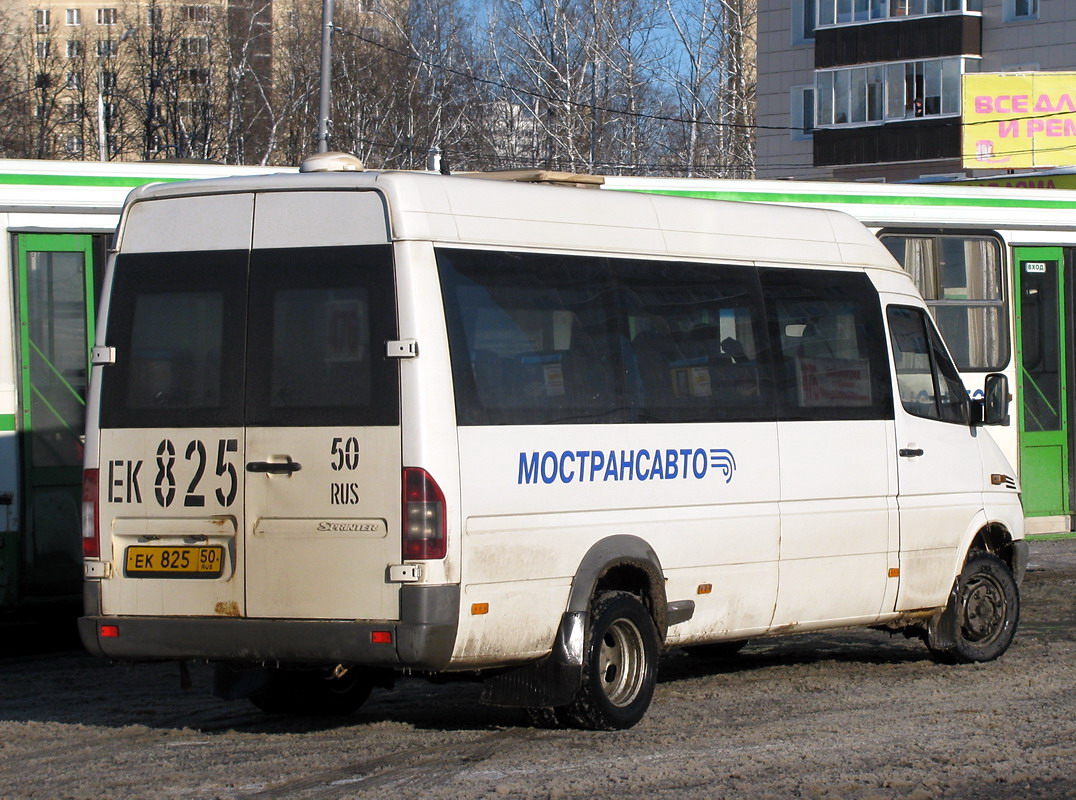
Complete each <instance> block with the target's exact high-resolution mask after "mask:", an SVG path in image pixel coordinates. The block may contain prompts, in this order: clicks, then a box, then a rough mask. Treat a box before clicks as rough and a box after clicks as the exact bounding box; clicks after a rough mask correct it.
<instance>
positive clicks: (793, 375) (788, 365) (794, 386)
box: [761, 269, 893, 420]
mask: <svg viewBox="0 0 1076 800" xmlns="http://www.w3.org/2000/svg"><path fill="white" fill-rule="evenodd" d="M761 277H762V292H763V297H764V298H765V300H766V304H767V307H768V311H769V317H770V320H771V325H773V326H775V328H776V330H775V331H774V334H773V338H774V341H775V343H776V347H777V349H778V352H777V353H776V355H775V360H776V362H777V363H776V370H777V375H778V386H780V387H782V391H780V392H779V393H778V394H779V401H780V408H779V415H780V418H781V419H789V420H812V419H888V418H890V417H891V416H892V413H893V411H892V406H893V404H892V397H891V394H890V390H889V386H888V384H889V367H888V364H887V359H886V354H885V335H884V333H883V331H882V323H881V312H880V310H878V300H877V295H875V294H874V290H873V288H872V287H871V286H870V282H869V280H868V279H867V278H866V276H864V275H859V274H854V273H836V272H822V271H810V272H808V271H805V270H797V271H792V270H780V269H765V270H762V273H761Z"/></svg>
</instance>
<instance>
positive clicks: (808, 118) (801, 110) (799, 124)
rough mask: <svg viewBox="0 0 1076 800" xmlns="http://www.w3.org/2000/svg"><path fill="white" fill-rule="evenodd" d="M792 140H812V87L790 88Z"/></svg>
mask: <svg viewBox="0 0 1076 800" xmlns="http://www.w3.org/2000/svg"><path fill="white" fill-rule="evenodd" d="M791 102H792V106H791V108H792V139H793V141H802V140H804V139H812V138H814V87H813V86H793V87H792V100H791Z"/></svg>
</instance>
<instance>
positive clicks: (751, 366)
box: [615, 261, 774, 422]
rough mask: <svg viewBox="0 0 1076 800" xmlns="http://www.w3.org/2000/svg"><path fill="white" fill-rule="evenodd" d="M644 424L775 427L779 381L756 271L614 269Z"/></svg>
mask: <svg viewBox="0 0 1076 800" xmlns="http://www.w3.org/2000/svg"><path fill="white" fill-rule="evenodd" d="M615 274H616V281H617V284H618V286H619V287H620V290H621V293H620V297H621V303H622V306H623V307H624V308H625V310H626V315H627V320H628V327H629V332H630V339H631V348H630V352H631V355H632V356H633V357H634V360H635V363H636V365H637V369H638V372H639V376H640V386H641V389H642V397H640V398H639V405H640V407H641V412H642V418H643V419H645V420H654V421H661V422H688V421H700V422H727V421H733V420H753V419H773V418H774V417H773V413H774V412H773V381H772V378H771V377H770V365H769V354H768V353H767V352H766V351H765V344H764V343H765V341H766V338H765V336H764V335H763V334H764V328H763V322H762V316H763V315H762V305H761V302H760V299H759V296H758V288H757V283H756V280H755V274H754V271H753V270H749V269H745V268H742V267H730V266H717V265H712V264H706V265H700V264H681V263H672V264H670V263H654V262H647V261H634V262H628V261H625V262H616V263H615Z"/></svg>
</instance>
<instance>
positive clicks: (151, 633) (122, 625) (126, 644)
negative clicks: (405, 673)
mask: <svg viewBox="0 0 1076 800" xmlns="http://www.w3.org/2000/svg"><path fill="white" fill-rule="evenodd" d="M459 598H460V592H459V586H405V587H402V589H401V594H400V600H401V608H400V612H401V613H400V617H401V618H400V620H398V621H388V622H377V621H373V622H371V621H365V620H364V621H362V622H353V621H346V620H345V621H336V620H292V619H244V618H234V617H228V618H225V617H141V616H139V617H132V616H104V615H88V616H84V617H81V618H80V619H79V621H78V622H79V635H80V636H81V637H82V643H83V645H84V646H85V647H86V649H87V650H88V651H89V652H90V653H92V654H94V655H98V656H104V657H106V658H115V659H122V660H136V659H207V660H211V661H233V662H240V663H259V662H266V661H273V662H279V663H283V664H319V665H320V664H360V665H364V666H372V667H388V668H399V669H418V670H431V671H437V670H442V669H444V668H445V667H446V666H448V663H449V661H450V660H451V658H452V650H453V648H454V646H455V643H456V630H457V624H458V619H459ZM102 626H110V628H111V629H112V630H110V633H111V634H113V635H109V636H102V635H101V632H102ZM384 631H390V632H391V633H392V641H391V642H386V643H381V642H377V643H375V642H374V641H373V636H372V635H373V634H374V632H379V633H381V632H384Z"/></svg>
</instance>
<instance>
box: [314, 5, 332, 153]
mask: <svg viewBox="0 0 1076 800" xmlns="http://www.w3.org/2000/svg"><path fill="white" fill-rule="evenodd" d="M335 4H336V0H322V5H321V87H320V88H321V90H320V93H319V96H318V152H319V153H325V152H328V150H329V99H330V96H331V93H330V85H331V83H332V57H333V10H334V6H335Z"/></svg>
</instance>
